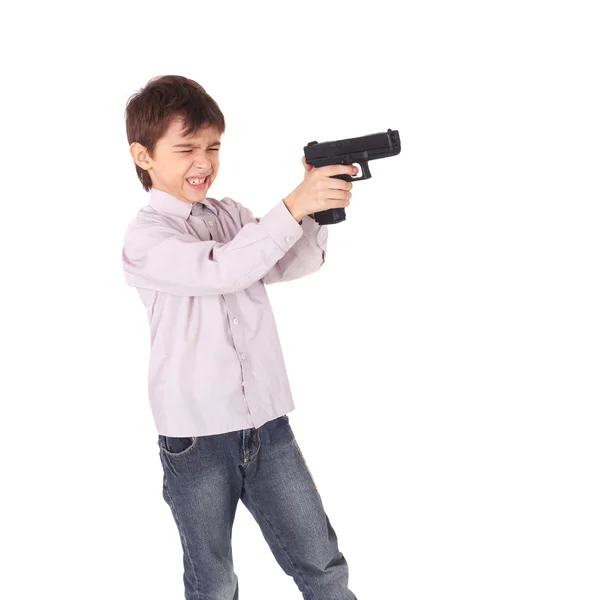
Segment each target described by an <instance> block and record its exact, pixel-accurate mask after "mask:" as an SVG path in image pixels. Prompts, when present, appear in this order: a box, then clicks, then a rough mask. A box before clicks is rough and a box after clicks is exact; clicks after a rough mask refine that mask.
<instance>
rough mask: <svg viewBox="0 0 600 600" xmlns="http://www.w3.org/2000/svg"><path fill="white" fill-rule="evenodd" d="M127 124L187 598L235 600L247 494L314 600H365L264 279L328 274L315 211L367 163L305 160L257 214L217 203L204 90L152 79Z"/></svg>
mask: <svg viewBox="0 0 600 600" xmlns="http://www.w3.org/2000/svg"><path fill="white" fill-rule="evenodd" d="M125 118H126V130H127V138H128V142H129V144H130V146H129V148H130V154H131V156H132V158H133V160H134V162H135V168H136V172H137V175H138V178H139V179H140V181H141V183H142V186H143V187H144V189H145V190H146V191H148V192H150V200H149V204H148V206H144V207H143V208H141V209H140V210H139V212H138V214H137V217H136V218H135V219H134V220H133V221H132V222H130V223H129V225H128V227H127V231H126V233H125V238H124V245H123V253H122V264H123V268H124V271H125V280H126V282H127V284H129V285H131V286H134V287H135V288H137V290H138V292H139V295H140V297H141V300H142V302H143V303H144V305H145V306H146V309H147V312H148V319H149V322H150V330H151V336H150V337H151V354H150V365H149V378H148V391H149V396H150V403H151V408H152V413H153V417H154V419H155V423H156V427H157V429H158V442H157V443H158V447H159V456H160V459H161V464H162V467H163V472H164V477H163V497H164V499H165V501H166V502H167V504H168V505H169V507H170V509H171V511H172V514H173V517H174V520H175V522H176V524H177V527H178V530H179V535H180V538H181V543H182V548H183V567H184V573H183V581H184V589H185V598H186V599H189V600H191V599H192V598H193V599H194V600H196V599H200V598H211V599H214V600H237V598H238V594H239V591H238V578H237V575H236V574H235V573H234V569H233V562H232V548H231V534H232V527H233V519H234V515H235V511H236V507H237V502H238V499H239V500H242V502H243V503H244V505H245V506H246V507H247V508H248V510H249V511H250V513H251V514H252V515H253V517H254V518H255V519H256V521H257V522H258V524H259V526H260V528H261V530H262V533H263V535H264V537H265V539H266V541H267V543H268V544H269V546H270V548H271V550H272V552H273V554H274V556H275V558H276V560H277V561H278V563H279V565H280V566H281V568H282V569H283V570H284V571H285V572H286V573H287V574H288V575H290V576H291V577H293V578H294V581H295V582H296V584H297V586H298V588H299V590H300V591H301V592H302V595H303V597H304V598H305V599H306V600H308V599H310V600H356V596H355V595H354V594H353V593H352V592H351V591H350V590H349V589H348V565H347V562H346V560H345V558H344V556H343V554H342V553H341V552H340V551H339V549H338V546H337V537H336V534H335V532H334V530H333V528H332V527H331V524H330V522H329V518H328V517H327V515H326V514H325V511H324V509H323V504H322V502H321V498H320V495H319V493H318V491H317V488H316V486H315V484H314V481H313V479H312V476H311V474H310V471H309V470H308V466H307V465H306V462H305V461H304V458H303V457H302V453H301V451H300V448H299V446H298V443H297V442H296V439H295V437H294V433H293V431H292V429H291V426H290V424H289V418H288V416H287V415H286V413H288V412H291V411H292V410H293V409H294V404H293V400H292V396H291V391H290V388H289V384H288V380H287V375H286V370H285V365H284V360H283V356H282V353H281V347H280V344H279V338H278V335H277V329H276V325H275V320H274V317H273V313H272V311H271V306H270V303H269V300H268V296H267V292H266V290H265V284H269V283H276V282H282V281H289V280H292V279H297V278H299V277H303V276H305V275H308V274H310V273H313V272H315V271H317V270H318V269H319V268H320V267H321V265H322V264H323V262H324V260H325V253H326V248H327V233H328V232H327V226H319V225H318V224H317V223H316V221H315V220H314V219H313V218H312V216H310V215H313V214H314V213H315V212H318V211H322V210H327V209H329V208H336V207H343V206H348V205H349V199H350V197H351V193H350V189H351V188H352V183H350V182H346V181H344V180H342V179H337V178H333V177H331V176H332V175H337V174H341V173H356V171H357V169H355V168H354V167H352V166H351V165H332V166H328V167H322V168H319V169H313V168H312V166H311V165H307V164H306V161H305V159H304V157H303V159H302V160H303V164H304V167H305V174H304V181H303V182H302V183H301V184H300V185H298V187H297V188H296V189H295V190H294V191H293V192H292V193H291V194H289V195H288V196H287V197H286V198H285V199H283V200H281V201H279V202H277V203H276V204H275V206H274V207H273V208H272V209H271V210H270V211H269V212H268V213H267V214H266V215H265V216H264V217H262V218H255V217H253V215H252V213H251V211H250V210H249V209H248V208H246V207H244V206H242V205H241V204H240V203H238V202H236V201H235V200H232V199H231V198H228V197H225V198H223V199H222V200H216V199H214V198H209V197H207V195H206V194H207V191H208V189H209V188H210V186H211V184H212V183H213V182H214V180H215V178H216V176H217V173H218V170H219V147H220V145H221V142H220V139H221V135H222V134H223V132H224V131H225V120H224V117H223V114H222V113H221V111H220V109H219V107H218V106H217V104H216V103H215V101H214V100H213V99H212V98H211V97H210V96H209V95H208V94H207V93H206V92H205V90H204V88H202V86H200V85H199V84H198V83H196V82H195V81H192V80H190V79H187V78H185V77H180V76H164V77H159V78H154V79H152V80H150V81H149V82H148V84H147V85H146V86H145V87H144V88H143V89H141V90H140V91H139V92H138V93H136V94H134V95H133V96H132V97H131V98H129V100H128V102H127V109H126V113H125ZM260 176H261V174H260V173H259V172H258V171H257V173H256V177H255V181H256V180H258V179H259V178H260ZM253 597H259V596H258V595H257V594H254V596H253Z"/></svg>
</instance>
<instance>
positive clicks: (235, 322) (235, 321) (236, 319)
mask: <svg viewBox="0 0 600 600" xmlns="http://www.w3.org/2000/svg"><path fill="white" fill-rule="evenodd" d="M233 322H234V324H235V325H237V324H238V323H239V322H240V321H239V319H238V318H237V317H235V318H234V319H233Z"/></svg>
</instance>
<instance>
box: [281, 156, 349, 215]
mask: <svg viewBox="0 0 600 600" xmlns="http://www.w3.org/2000/svg"><path fill="white" fill-rule="evenodd" d="M302 163H303V164H304V167H305V169H306V172H305V173H304V181H303V182H302V183H301V184H300V185H299V186H298V187H297V188H296V189H295V190H294V191H293V192H292V193H291V194H290V195H289V196H287V198H284V200H283V202H284V203H285V205H286V206H287V208H288V210H289V211H290V213H291V214H292V216H293V217H294V218H295V219H296V220H297V221H300V220H301V219H302V218H303V217H304V216H306V215H310V214H313V213H316V212H320V211H322V210H328V209H330V208H343V207H345V206H348V205H349V204H350V198H352V193H351V192H350V190H351V189H352V182H351V181H344V180H343V179H337V178H334V177H332V175H342V174H344V173H346V174H348V175H356V173H357V172H358V169H357V168H356V167H354V166H353V165H327V166H325V167H318V168H314V167H312V165H307V163H306V159H305V157H304V156H303V157H302ZM309 167H310V168H309Z"/></svg>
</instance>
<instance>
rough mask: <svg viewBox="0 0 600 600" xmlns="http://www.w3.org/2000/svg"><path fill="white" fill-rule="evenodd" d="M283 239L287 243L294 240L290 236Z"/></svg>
mask: <svg viewBox="0 0 600 600" xmlns="http://www.w3.org/2000/svg"><path fill="white" fill-rule="evenodd" d="M285 239H286V241H287V242H291V241H292V240H293V239H294V238H293V237H292V236H291V235H288V236H287V237H286V238H285Z"/></svg>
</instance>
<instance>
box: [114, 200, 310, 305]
mask: <svg viewBox="0 0 600 600" xmlns="http://www.w3.org/2000/svg"><path fill="white" fill-rule="evenodd" d="M232 202H235V201H233V200H232ZM302 236H303V228H302V227H301V226H300V224H299V223H298V222H297V221H296V219H295V218H294V217H293V216H292V214H291V213H290V211H289V210H288V209H287V207H286V206H285V204H284V203H283V201H280V202H278V203H277V204H276V205H275V206H274V207H273V208H272V209H271V210H270V211H269V212H268V213H267V214H266V215H265V216H264V217H263V218H262V219H260V221H258V220H254V221H252V220H249V221H248V222H247V223H242V228H241V229H240V230H239V231H238V233H237V234H236V236H235V237H234V238H233V239H232V240H231V241H229V242H227V243H221V242H217V241H214V240H210V241H203V240H199V239H198V238H196V237H195V236H193V235H191V234H189V233H187V232H182V231H177V230H176V229H175V228H174V227H173V226H172V225H170V224H169V223H168V222H167V221H166V220H165V219H164V218H163V217H162V216H161V215H160V214H150V213H141V214H138V216H137V218H136V219H135V220H134V221H133V222H132V223H130V225H129V226H128V228H127V231H126V233H125V239H124V244H123V250H122V265H123V269H124V272H125V280H126V282H127V284H129V285H131V286H133V287H137V288H147V289H152V290H157V291H161V292H167V293H169V294H175V295H177V296H207V295H217V294H231V293H235V292H238V291H240V290H243V289H245V288H247V287H249V286H250V285H252V284H253V283H255V282H256V281H258V280H259V279H261V278H262V277H264V275H266V274H267V273H269V271H270V270H271V269H272V268H273V266H274V265H276V264H277V262H278V261H279V260H280V259H281V257H282V256H284V255H285V254H286V252H288V250H290V248H292V247H293V246H294V245H295V244H296V242H298V241H299V240H300V239H301V238H302Z"/></svg>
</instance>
